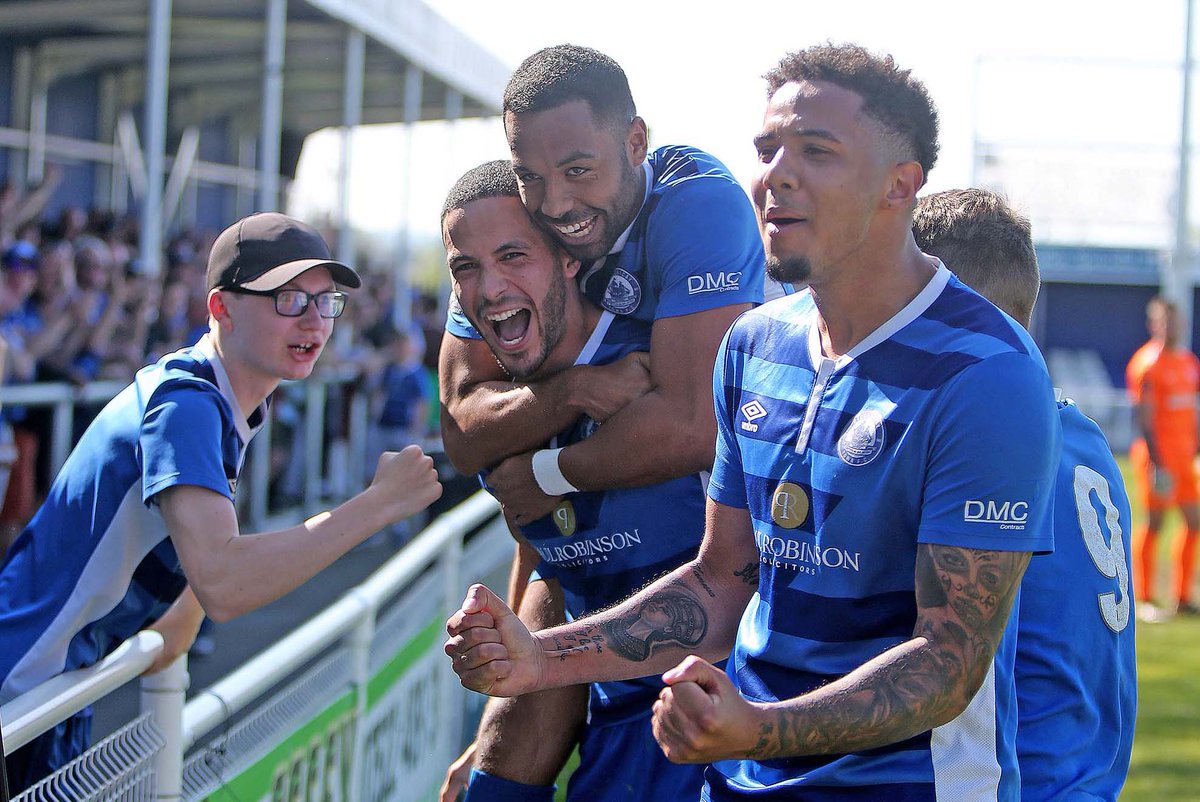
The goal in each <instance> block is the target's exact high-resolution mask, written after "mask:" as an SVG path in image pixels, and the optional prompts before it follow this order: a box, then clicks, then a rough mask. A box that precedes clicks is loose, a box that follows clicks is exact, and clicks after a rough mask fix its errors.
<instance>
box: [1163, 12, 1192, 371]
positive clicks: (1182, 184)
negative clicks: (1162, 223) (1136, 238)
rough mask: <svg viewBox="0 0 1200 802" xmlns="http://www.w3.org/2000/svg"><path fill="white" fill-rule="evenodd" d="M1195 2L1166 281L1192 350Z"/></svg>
mask: <svg viewBox="0 0 1200 802" xmlns="http://www.w3.org/2000/svg"><path fill="white" fill-rule="evenodd" d="M1194 5H1195V4H1194V2H1193V0H1188V3H1187V14H1186V16H1185V17H1184V19H1185V20H1186V23H1185V24H1184V33H1183V99H1182V102H1181V103H1180V118H1181V122H1180V127H1179V162H1178V165H1179V166H1178V175H1177V176H1176V178H1177V181H1178V183H1177V184H1176V187H1175V243H1174V245H1175V247H1174V249H1173V250H1172V251H1171V263H1170V266H1169V267H1168V270H1167V275H1166V276H1165V277H1164V278H1165V279H1166V280H1165V281H1164V282H1163V285H1164V286H1163V291H1164V294H1165V295H1166V296H1167V297H1168V298H1170V299H1171V300H1172V301H1174V302H1175V303H1176V304H1177V305H1178V307H1179V322H1178V325H1179V344H1180V345H1181V346H1182V347H1184V348H1191V347H1192V326H1193V323H1192V316H1193V314H1194V310H1193V309H1192V295H1193V293H1194V291H1195V274H1194V272H1193V265H1192V251H1191V248H1190V243H1189V241H1188V222H1189V220H1188V218H1189V217H1190V214H1189V208H1188V190H1189V188H1190V184H1191V155H1192V154H1191V150H1192V111H1191V108H1192V24H1193V22H1194V21H1195V15H1194V14H1193V11H1194Z"/></svg>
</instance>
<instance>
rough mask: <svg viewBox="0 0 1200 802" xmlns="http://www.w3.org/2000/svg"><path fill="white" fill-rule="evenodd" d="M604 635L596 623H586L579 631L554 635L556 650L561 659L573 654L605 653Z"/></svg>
mask: <svg viewBox="0 0 1200 802" xmlns="http://www.w3.org/2000/svg"><path fill="white" fill-rule="evenodd" d="M604 645H605V644H604V635H603V634H602V633H601V632H600V627H598V626H596V625H595V624H584V625H583V627H582V629H581V630H580V631H579V632H566V633H563V634H561V635H555V636H554V650H555V652H557V654H558V659H559V660H560V661H562V660H566V659H567V658H568V657H570V656H571V655H573V654H581V653H583V652H590V651H592V650H593V649H595V651H596V654H603V653H604Z"/></svg>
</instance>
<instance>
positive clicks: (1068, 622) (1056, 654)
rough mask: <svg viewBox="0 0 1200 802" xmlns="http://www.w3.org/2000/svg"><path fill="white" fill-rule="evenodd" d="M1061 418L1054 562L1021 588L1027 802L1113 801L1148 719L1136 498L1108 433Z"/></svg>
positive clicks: (1071, 413) (1036, 567)
mask: <svg viewBox="0 0 1200 802" xmlns="http://www.w3.org/2000/svg"><path fill="white" fill-rule="evenodd" d="M1058 413H1059V420H1060V421H1061V422H1062V432H1063V440H1062V460H1061V462H1060V463H1059V466H1058V484H1057V489H1056V490H1055V496H1054V553H1053V554H1051V555H1045V556H1036V557H1034V558H1033V561H1032V562H1031V563H1030V565H1029V569H1028V570H1027V571H1026V572H1025V579H1024V580H1023V581H1022V583H1021V600H1020V607H1019V611H1020V613H1019V619H1018V627H1019V628H1018V633H1017V673H1016V677H1017V710H1018V721H1019V725H1018V729H1017V759H1018V760H1019V762H1020V764H1021V798H1022V800H1025V802H1030V800H1032V801H1033V802H1038V801H1039V800H1047V802H1048V801H1049V800H1073V799H1078V800H1101V799H1106V800H1114V799H1116V798H1117V794H1119V793H1120V791H1121V786H1122V785H1123V784H1124V782H1125V775H1126V774H1127V773H1128V771H1129V756H1130V753H1131V752H1132V750H1133V727H1134V720H1135V718H1136V715H1137V662H1136V656H1135V644H1134V631H1133V625H1134V618H1135V616H1134V615H1133V614H1132V613H1133V603H1134V602H1133V594H1132V592H1131V591H1132V588H1131V587H1130V577H1131V576H1132V570H1131V565H1130V550H1129V548H1128V546H1127V544H1128V537H1129V534H1130V525H1131V518H1130V513H1129V497H1128V495H1126V493H1125V484H1124V481H1123V480H1122V478H1121V471H1120V469H1119V468H1118V467H1117V463H1116V460H1114V459H1113V455H1112V451H1111V449H1110V448H1109V445H1108V441H1107V440H1105V439H1104V434H1103V433H1102V432H1101V431H1100V427H1099V426H1097V425H1096V424H1095V423H1093V422H1092V421H1091V420H1089V419H1088V417H1087V416H1086V415H1084V414H1083V413H1082V412H1080V411H1079V407H1077V406H1075V404H1074V403H1073V402H1070V401H1063V402H1060V403H1059V407H1058Z"/></svg>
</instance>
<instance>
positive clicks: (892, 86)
mask: <svg viewBox="0 0 1200 802" xmlns="http://www.w3.org/2000/svg"><path fill="white" fill-rule="evenodd" d="M763 77H764V78H766V80H767V97H770V96H772V95H774V94H775V92H777V91H778V90H779V88H780V87H781V86H783V85H784V84H787V83H798V82H800V81H824V82H826V83H831V84H834V85H835V86H840V87H842V88H843V89H848V90H850V91H851V92H854V93H855V94H856V95H858V96H859V97H861V98H862V99H863V107H862V108H863V112H864V113H866V114H867V115H868V116H869V117H871V119H873V120H875V121H876V122H878V123H879V124H880V125H881V126H883V128H884V129H885V130H886V131H887V132H888V133H890V134H893V135H895V136H896V137H897V139H898V141H899V142H901V143H903V145H904V146H905V149H906V150H907V151H908V154H907V155H908V156H909V157H910V158H912V159H913V160H914V161H916V162H919V163H920V165H921V168H922V169H923V170H924V171H925V175H926V176H928V175H929V171H930V170H932V169H933V165H934V164H935V163H936V162H937V155H938V141H937V139H938V115H937V110H936V109H935V108H934V106H933V100H931V99H930V97H929V92H928V91H927V90H926V89H925V85H924V84H922V83H921V82H920V81H918V80H917V79H916V78H914V77H913V76H912V73H911V72H910V71H909V70H904V69H900V67H898V66H896V62H895V60H894V59H893V58H892V57H891V56H889V55H877V54H875V53H872V52H871V51H869V50H867V49H866V48H865V47H862V46H860V45H855V44H833V43H832V42H826V43H825V44H821V45H815V46H813V47H809V48H806V49H804V50H797V51H795V52H794V53H788V54H787V55H786V56H784V57H783V58H782V59H781V60H780V61H779V63H778V64H777V65H776V66H775V67H774V68H772V69H771V70H770V71H769V72H767V74H766V75H764V76H763Z"/></svg>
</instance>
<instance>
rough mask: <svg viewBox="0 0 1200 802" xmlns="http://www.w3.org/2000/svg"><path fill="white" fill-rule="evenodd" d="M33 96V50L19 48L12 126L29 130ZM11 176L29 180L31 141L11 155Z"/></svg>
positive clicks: (15, 61) (14, 65) (13, 93)
mask: <svg viewBox="0 0 1200 802" xmlns="http://www.w3.org/2000/svg"><path fill="white" fill-rule="evenodd" d="M32 95H33V48H30V47H18V48H17V52H16V56H15V57H14V58H13V78H12V126H13V128H23V129H25V130H26V131H28V130H29V101H30V98H31V97H32ZM8 158H9V162H8V164H9V175H12V176H14V177H15V178H16V179H17V180H21V178H28V175H27V173H26V166H27V165H28V164H29V141H28V140H26V142H25V149H24V150H20V149H16V148H14V149H13V151H12V153H11V154H10V155H9V157H8Z"/></svg>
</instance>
